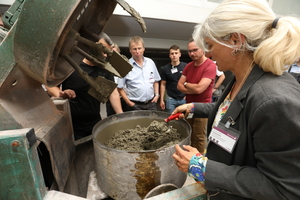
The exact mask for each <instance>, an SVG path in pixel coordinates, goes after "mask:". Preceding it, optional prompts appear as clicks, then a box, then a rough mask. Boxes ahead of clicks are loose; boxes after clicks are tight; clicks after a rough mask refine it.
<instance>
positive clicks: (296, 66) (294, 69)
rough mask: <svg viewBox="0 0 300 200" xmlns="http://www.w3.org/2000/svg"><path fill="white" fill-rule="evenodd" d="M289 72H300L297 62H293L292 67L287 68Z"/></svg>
mask: <svg viewBox="0 0 300 200" xmlns="http://www.w3.org/2000/svg"><path fill="white" fill-rule="evenodd" d="M287 71H288V72H294V73H300V66H298V65H297V64H293V65H292V66H290V68H289V69H288V70H287Z"/></svg>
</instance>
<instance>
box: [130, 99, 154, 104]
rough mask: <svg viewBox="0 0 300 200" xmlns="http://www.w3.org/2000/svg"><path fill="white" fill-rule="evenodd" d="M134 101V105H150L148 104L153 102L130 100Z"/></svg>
mask: <svg viewBox="0 0 300 200" xmlns="http://www.w3.org/2000/svg"><path fill="white" fill-rule="evenodd" d="M130 101H132V102H133V103H136V104H148V103H151V101H152V99H151V100H148V101H144V102H141V101H133V100H130Z"/></svg>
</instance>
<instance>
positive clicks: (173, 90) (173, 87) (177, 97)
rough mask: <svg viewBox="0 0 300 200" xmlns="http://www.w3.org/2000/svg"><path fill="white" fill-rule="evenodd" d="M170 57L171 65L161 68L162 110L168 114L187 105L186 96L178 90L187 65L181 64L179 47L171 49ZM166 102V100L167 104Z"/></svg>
mask: <svg viewBox="0 0 300 200" xmlns="http://www.w3.org/2000/svg"><path fill="white" fill-rule="evenodd" d="M169 57H170V59H171V63H168V64H167V65H165V66H163V67H162V68H161V82H160V108H161V109H162V110H165V109H166V110H167V112H168V113H172V112H173V110H175V108H176V107H177V106H180V105H182V104H185V103H186V102H185V98H184V97H185V94H184V93H182V92H181V91H179V90H178V89H177V84H178V80H179V79H180V77H181V75H182V71H183V69H184V67H185V66H186V64H187V63H185V62H180V57H181V52H180V48H179V46H177V45H172V46H171V47H170V53H169ZM166 93H167V95H166V98H165V94H166ZM164 100H166V104H165V102H164Z"/></svg>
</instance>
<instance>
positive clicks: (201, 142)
mask: <svg viewBox="0 0 300 200" xmlns="http://www.w3.org/2000/svg"><path fill="white" fill-rule="evenodd" d="M188 53H189V56H190V58H191V59H192V61H191V62H189V63H188V64H187V65H186V66H185V68H184V70H183V72H182V76H181V77H180V79H179V81H178V85H177V88H178V90H180V91H181V92H182V93H185V94H186V103H192V102H200V103H210V102H211V101H212V90H213V86H214V79H215V77H216V64H215V63H214V62H213V61H212V60H210V59H208V58H207V57H205V52H204V51H203V50H202V49H200V48H199V47H198V46H197V45H196V43H195V42H194V40H193V39H191V40H190V41H189V43H188ZM195 117H196V116H195ZM195 117H188V119H187V121H188V122H189V124H190V125H191V127H192V135H191V146H193V147H195V148H197V149H198V151H199V152H201V153H203V152H204V149H205V148H206V142H207V140H206V126H207V118H195Z"/></svg>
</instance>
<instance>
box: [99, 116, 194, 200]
mask: <svg viewBox="0 0 300 200" xmlns="http://www.w3.org/2000/svg"><path fill="white" fill-rule="evenodd" d="M166 117H168V113H165V112H160V111H156V112H154V111H131V112H125V113H121V114H117V115H114V116H111V117H108V118H105V119H103V120H102V121H100V122H99V123H98V124H97V125H96V126H95V127H94V130H93V142H94V151H95V160H96V172H97V177H98V183H99V186H100V188H101V189H102V190H103V191H104V192H105V193H106V194H108V195H109V196H110V197H112V198H114V199H116V200H121V199H122V200H132V199H143V198H144V197H145V196H146V194H147V193H148V192H149V191H150V190H151V189H153V188H154V187H156V186H158V185H160V184H165V183H172V184H174V185H176V186H177V187H181V186H182V185H183V184H184V182H185V180H186V173H183V172H182V171H180V170H178V168H177V166H176V165H175V164H174V160H173V159H172V154H173V153H174V152H175V148H174V145H173V146H170V147H167V148H164V149H161V150H157V151H156V150H151V151H134V152H129V151H123V150H117V149H113V148H109V147H107V146H105V145H103V144H104V142H105V141H106V140H108V139H109V138H110V137H111V136H112V135H113V134H114V133H116V132H117V131H119V130H124V129H130V128H135V127H136V125H138V124H139V125H140V126H141V127H147V126H149V124H150V123H151V122H152V121H153V120H161V121H163V119H165V118H166ZM172 126H173V127H174V128H176V129H177V130H178V132H179V133H182V134H183V135H184V136H185V137H184V138H185V139H184V140H182V141H181V142H180V144H181V145H182V144H189V143H190V132H191V128H190V126H189V124H188V123H187V122H186V121H184V120H180V121H173V122H172Z"/></svg>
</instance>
